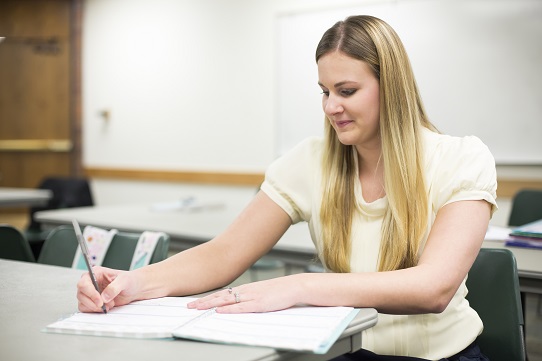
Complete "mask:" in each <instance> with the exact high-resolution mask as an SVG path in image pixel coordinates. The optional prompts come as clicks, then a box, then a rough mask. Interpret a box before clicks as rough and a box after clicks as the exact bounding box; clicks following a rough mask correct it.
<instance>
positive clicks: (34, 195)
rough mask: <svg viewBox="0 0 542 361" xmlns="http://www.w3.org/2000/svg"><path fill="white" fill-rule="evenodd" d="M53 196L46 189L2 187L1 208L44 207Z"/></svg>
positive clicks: (0, 188)
mask: <svg viewBox="0 0 542 361" xmlns="http://www.w3.org/2000/svg"><path fill="white" fill-rule="evenodd" d="M52 196H53V192H51V191H50V190H46V189H26V188H5V187H0V207H21V206H24V207H27V206H42V205H45V204H47V201H48V200H49V199H51V197H52Z"/></svg>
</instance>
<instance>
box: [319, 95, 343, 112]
mask: <svg viewBox="0 0 542 361" xmlns="http://www.w3.org/2000/svg"><path fill="white" fill-rule="evenodd" d="M323 105H324V113H326V114H327V115H334V114H338V113H341V112H343V111H344V108H343V106H342V103H341V101H340V99H339V98H338V97H336V96H334V95H332V94H330V95H329V96H328V97H327V99H325V100H324V104H323Z"/></svg>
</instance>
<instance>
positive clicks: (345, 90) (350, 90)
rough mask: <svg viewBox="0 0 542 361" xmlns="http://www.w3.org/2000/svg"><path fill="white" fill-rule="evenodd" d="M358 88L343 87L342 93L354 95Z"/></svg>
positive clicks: (347, 95)
mask: <svg viewBox="0 0 542 361" xmlns="http://www.w3.org/2000/svg"><path fill="white" fill-rule="evenodd" d="M356 91H357V89H343V90H341V94H342V95H343V96H345V97H349V96H350V95H353V94H354V93H355V92H356Z"/></svg>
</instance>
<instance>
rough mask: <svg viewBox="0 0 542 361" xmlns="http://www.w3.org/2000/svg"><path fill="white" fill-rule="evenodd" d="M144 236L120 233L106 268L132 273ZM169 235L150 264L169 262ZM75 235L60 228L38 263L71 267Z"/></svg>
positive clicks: (50, 238)
mask: <svg viewBox="0 0 542 361" xmlns="http://www.w3.org/2000/svg"><path fill="white" fill-rule="evenodd" d="M140 235H141V233H129V232H118V233H116V234H115V236H114V237H113V239H112V240H111V245H110V246H109V249H108V250H107V253H106V254H105V258H104V260H103V263H102V266H104V267H109V268H114V269H120V270H129V269H130V263H131V261H132V257H133V254H134V251H135V248H136V245H137V241H138V239H139V236H140ZM169 239H170V237H169V235H167V234H165V235H164V236H163V237H160V239H159V241H158V244H157V245H156V248H155V250H154V253H153V255H152V258H151V261H150V263H156V262H160V261H162V260H164V259H166V258H167V254H168V250H169ZM78 246H79V245H78V242H77V238H76V236H75V231H74V230H73V227H71V226H59V227H57V228H55V229H53V230H52V231H51V233H50V234H49V236H48V237H47V239H46V240H45V243H44V244H43V249H42V250H41V253H40V256H39V258H38V263H43V264H49V265H56V266H62V267H71V266H72V263H73V258H74V257H75V252H76V251H77V247H78Z"/></svg>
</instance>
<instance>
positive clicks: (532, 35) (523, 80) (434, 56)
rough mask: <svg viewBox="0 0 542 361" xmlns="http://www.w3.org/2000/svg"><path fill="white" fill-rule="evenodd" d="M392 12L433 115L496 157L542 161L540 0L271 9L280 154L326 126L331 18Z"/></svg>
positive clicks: (426, 0) (425, 0)
mask: <svg viewBox="0 0 542 361" xmlns="http://www.w3.org/2000/svg"><path fill="white" fill-rule="evenodd" d="M356 14H367V15H374V16H377V17H379V18H381V19H383V20H385V21H386V22H388V23H389V24H390V25H391V26H392V27H393V28H394V29H395V30H396V32H397V33H398V34H399V36H400V38H401V39H402V41H403V43H404V45H405V48H406V50H407V52H408V54H409V56H410V60H411V63H412V67H413V69H414V74H415V76H416V80H417V83H418V86H419V89H420V92H421V96H422V99H423V101H424V104H425V107H426V110H427V113H428V116H429V118H430V120H431V121H432V122H433V124H435V125H436V126H437V128H438V129H439V130H440V131H441V132H442V133H446V134H451V135H457V136H464V135H476V136H478V137H479V138H481V139H482V141H483V142H484V143H485V144H487V145H488V147H489V148H490V150H491V151H492V153H493V155H494V156H495V159H496V161H497V163H498V164H542V1H539V0H403V1H401V0H395V1H380V2H377V3H367V4H365V5H360V6H356V7H351V8H350V7H348V8H347V7H345V8H338V9H331V10H322V11H314V12H306V13H289V14H280V15H278V19H277V22H276V24H277V44H278V49H277V57H278V58H277V66H278V79H277V101H278V111H277V118H278V119H277V127H276V129H277V137H276V139H277V141H278V144H277V146H276V148H277V153H278V154H277V155H281V154H283V153H284V152H285V151H287V150H288V149H290V148H291V147H293V146H294V145H295V144H297V143H298V142H300V141H301V140H302V139H304V138H306V137H307V136H310V135H321V134H322V133H323V122H324V113H323V111H322V107H321V94H320V93H321V90H320V88H319V86H318V84H317V82H318V79H317V78H318V76H317V68H316V64H315V59H314V53H315V49H316V45H317V43H318V41H319V40H320V37H321V36H322V34H323V33H324V31H325V30H327V29H328V28H329V27H331V26H332V25H333V24H334V23H335V22H336V21H338V20H342V19H344V18H345V17H347V16H349V15H356Z"/></svg>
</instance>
